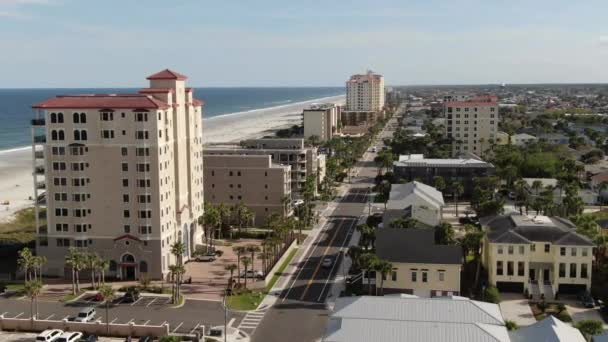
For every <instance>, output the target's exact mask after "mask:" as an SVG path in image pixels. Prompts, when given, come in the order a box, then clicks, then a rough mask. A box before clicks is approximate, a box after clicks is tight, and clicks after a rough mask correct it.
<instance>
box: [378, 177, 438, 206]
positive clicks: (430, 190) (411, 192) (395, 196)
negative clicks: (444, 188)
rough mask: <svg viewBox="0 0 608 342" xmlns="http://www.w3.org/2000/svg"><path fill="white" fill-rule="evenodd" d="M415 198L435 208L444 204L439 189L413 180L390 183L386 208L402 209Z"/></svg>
mask: <svg viewBox="0 0 608 342" xmlns="http://www.w3.org/2000/svg"><path fill="white" fill-rule="evenodd" d="M417 198H421V199H422V200H423V201H425V202H427V203H429V204H430V205H432V206H433V207H435V208H437V209H438V208H441V207H442V206H444V205H445V202H444V201H443V194H442V193H441V191H438V190H437V189H435V188H434V187H432V186H429V185H426V184H424V183H420V182H417V181H413V182H409V183H406V184H392V185H391V192H390V195H389V199H388V201H387V202H386V208H387V209H403V208H406V207H408V206H410V205H412V204H414V203H417V201H416V199H417Z"/></svg>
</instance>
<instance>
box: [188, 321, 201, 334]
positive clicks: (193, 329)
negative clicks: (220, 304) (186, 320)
mask: <svg viewBox="0 0 608 342" xmlns="http://www.w3.org/2000/svg"><path fill="white" fill-rule="evenodd" d="M200 325H201V324H200V323H196V326H194V328H192V330H190V334H194V332H195V331H196V329H198V327H199V326H200Z"/></svg>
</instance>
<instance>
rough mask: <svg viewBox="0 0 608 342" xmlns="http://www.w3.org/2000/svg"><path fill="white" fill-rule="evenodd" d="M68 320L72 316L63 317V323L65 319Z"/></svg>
mask: <svg viewBox="0 0 608 342" xmlns="http://www.w3.org/2000/svg"><path fill="white" fill-rule="evenodd" d="M68 318H70V315H67V316H65V317H63V318H62V319H61V320H62V321H63V320H64V319H68Z"/></svg>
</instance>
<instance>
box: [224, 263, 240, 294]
mask: <svg viewBox="0 0 608 342" xmlns="http://www.w3.org/2000/svg"><path fill="white" fill-rule="evenodd" d="M224 269H225V270H226V271H228V272H230V281H229V283H228V287H229V288H230V289H231V290H232V279H233V278H232V276H233V275H234V270H236V269H237V266H236V265H235V264H229V265H226V266H224Z"/></svg>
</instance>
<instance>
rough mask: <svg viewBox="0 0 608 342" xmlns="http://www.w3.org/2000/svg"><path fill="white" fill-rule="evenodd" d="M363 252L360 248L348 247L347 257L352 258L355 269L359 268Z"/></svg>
mask: <svg viewBox="0 0 608 342" xmlns="http://www.w3.org/2000/svg"><path fill="white" fill-rule="evenodd" d="M362 252H363V250H362V249H361V247H359V246H350V247H348V252H346V255H347V256H348V257H349V258H350V260H352V264H353V266H354V267H355V269H358V268H359V256H360V255H361V253H362Z"/></svg>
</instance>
